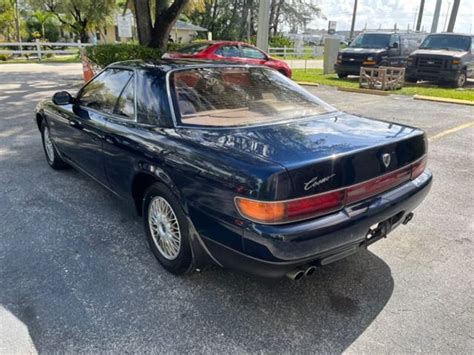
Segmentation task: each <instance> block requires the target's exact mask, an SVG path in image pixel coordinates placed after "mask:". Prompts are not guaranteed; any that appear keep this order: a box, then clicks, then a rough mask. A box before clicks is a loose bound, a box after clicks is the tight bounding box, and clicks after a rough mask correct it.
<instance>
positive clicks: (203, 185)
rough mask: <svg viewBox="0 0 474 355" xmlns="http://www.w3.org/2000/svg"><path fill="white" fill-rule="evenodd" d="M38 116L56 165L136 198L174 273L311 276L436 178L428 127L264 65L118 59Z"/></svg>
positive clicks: (366, 238)
mask: <svg viewBox="0 0 474 355" xmlns="http://www.w3.org/2000/svg"><path fill="white" fill-rule="evenodd" d="M36 122H37V124H38V128H39V129H40V131H41V134H42V138H43V146H44V150H45V154H46V159H47V162H48V164H49V165H50V166H51V167H52V168H54V169H61V168H65V167H68V166H73V167H74V168H76V169H78V170H80V171H82V172H84V173H85V174H87V175H89V176H90V177H92V178H93V179H94V180H96V181H97V182H99V183H100V184H102V185H103V186H105V187H106V188H107V189H109V190H110V191H112V192H113V193H114V194H115V195H117V196H120V197H121V198H124V199H126V200H128V201H130V202H131V203H133V204H134V205H135V207H136V210H137V212H138V214H140V215H142V216H143V220H144V225H145V233H146V235H147V238H148V241H149V244H150V247H151V249H152V251H153V253H154V254H155V256H156V257H157V259H158V260H159V262H160V263H161V264H162V265H163V267H164V268H165V269H167V270H168V271H170V272H172V273H175V274H182V273H185V272H187V271H190V270H193V269H195V268H198V267H201V266H203V265H205V264H207V263H209V262H212V263H215V264H217V265H220V266H223V267H230V268H234V269H239V270H243V271H245V272H249V273H252V274H257V275H261V276H265V277H281V276H284V275H287V276H288V277H290V278H292V279H299V278H301V277H303V276H305V275H306V276H308V275H310V274H312V273H313V272H314V270H315V268H316V267H319V266H323V265H326V264H329V263H331V262H333V261H336V260H339V259H341V258H344V257H346V256H348V255H350V254H353V253H355V252H357V251H358V250H360V249H361V248H363V247H367V246H368V245H370V244H371V243H373V242H375V241H377V240H379V239H381V238H383V237H385V236H386V235H387V234H388V233H389V232H390V231H391V230H393V229H394V228H395V227H397V226H399V225H400V224H404V223H407V222H408V221H410V219H411V218H412V216H413V213H412V211H413V210H414V209H415V208H416V207H417V206H418V205H419V204H420V203H421V202H422V200H423V199H424V198H425V196H426V195H427V193H428V191H429V189H430V186H431V181H432V175H431V173H430V172H429V171H428V170H426V169H425V167H426V159H427V139H426V135H425V134H424V132H423V131H421V130H419V129H417V128H413V127H408V126H404V125H400V124H395V123H392V122H384V121H378V120H373V119H367V118H363V117H358V116H354V115H350V114H347V113H344V112H340V111H338V110H336V109H335V108H333V107H331V106H330V105H328V104H326V103H324V102H323V101H321V100H320V99H318V98H317V97H315V96H313V95H311V94H310V93H308V92H307V91H305V90H304V89H303V88H301V87H299V86H298V85H297V84H295V83H294V82H293V81H291V80H289V79H288V78H286V77H284V76H283V75H281V74H280V73H278V72H277V71H275V70H273V69H269V68H266V67H260V66H248V65H238V64H224V63H220V64H215V63H214V64H212V63H203V62H192V61H166V60H165V61H160V62H141V61H130V62H122V63H116V64H113V65H110V66H109V67H107V68H106V69H105V70H104V71H102V72H101V73H100V74H98V75H97V76H95V77H94V78H93V79H92V80H91V81H90V82H88V83H87V84H86V85H84V86H83V87H82V88H81V89H80V90H79V92H78V93H77V95H75V96H71V95H70V94H69V93H67V92H59V93H56V94H55V95H54V96H53V99H52V101H45V102H43V103H41V104H40V105H39V106H38V108H37V113H36Z"/></svg>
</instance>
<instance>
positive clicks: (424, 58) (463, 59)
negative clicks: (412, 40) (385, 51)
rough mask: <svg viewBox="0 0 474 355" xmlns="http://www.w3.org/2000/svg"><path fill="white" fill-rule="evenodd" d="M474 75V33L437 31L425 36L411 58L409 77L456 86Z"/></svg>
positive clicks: (411, 80)
mask: <svg viewBox="0 0 474 355" xmlns="http://www.w3.org/2000/svg"><path fill="white" fill-rule="evenodd" d="M467 78H474V36H473V35H464V34H458V33H437V34H431V35H429V36H428V37H426V38H425V40H424V41H423V43H422V44H421V46H420V48H419V49H417V50H416V51H414V52H413V53H411V55H410V57H409V58H408V63H407V69H406V80H407V81H409V82H416V81H418V80H429V81H437V82H447V83H451V84H452V85H454V86H455V87H462V86H464V84H466V80H467Z"/></svg>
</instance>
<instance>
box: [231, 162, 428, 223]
mask: <svg viewBox="0 0 474 355" xmlns="http://www.w3.org/2000/svg"><path fill="white" fill-rule="evenodd" d="M426 160H427V158H426V156H424V157H423V158H421V159H419V160H417V161H416V162H415V163H413V164H410V165H408V166H406V167H403V168H401V169H398V170H396V171H393V172H390V173H388V174H385V175H382V176H379V177H377V178H374V179H371V180H368V181H364V182H362V183H360V184H357V185H352V186H349V187H347V188H344V189H340V190H335V191H330V192H325V193H322V194H318V195H313V196H309V197H302V198H297V199H293V200H287V201H257V200H251V199H248V198H244V197H236V198H235V204H236V206H237V210H238V211H239V213H240V214H241V215H242V216H243V217H245V218H247V219H249V220H251V221H253V222H257V223H262V224H282V223H290V222H296V221H300V220H304V219H309V218H313V217H317V216H321V215H324V214H328V213H331V212H334V211H337V210H340V209H341V208H342V207H344V206H345V205H349V204H351V203H355V202H358V201H362V200H365V199H367V198H370V197H373V196H376V195H378V194H380V193H382V192H385V191H387V190H390V189H392V188H394V187H396V186H398V185H401V184H402V183H404V182H406V181H408V180H410V179H412V180H413V179H416V178H417V177H418V176H420V175H421V174H422V173H423V171H424V170H425V168H426Z"/></svg>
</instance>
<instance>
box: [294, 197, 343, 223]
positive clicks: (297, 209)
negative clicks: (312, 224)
mask: <svg viewBox="0 0 474 355" xmlns="http://www.w3.org/2000/svg"><path fill="white" fill-rule="evenodd" d="M343 204H344V191H342V190H339V191H334V192H329V193H325V194H321V195H316V196H313V197H308V198H302V199H298V200H293V201H289V202H287V203H286V205H287V206H286V214H287V216H286V217H287V219H288V220H290V221H291V220H295V219H301V218H306V217H309V216H315V215H320V214H322V213H328V212H331V211H335V210H338V209H340V208H342V205H343Z"/></svg>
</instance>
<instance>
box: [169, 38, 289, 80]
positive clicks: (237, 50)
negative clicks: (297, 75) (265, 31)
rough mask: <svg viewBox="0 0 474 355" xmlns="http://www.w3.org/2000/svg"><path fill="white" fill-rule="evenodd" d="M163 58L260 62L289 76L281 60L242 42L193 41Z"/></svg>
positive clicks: (286, 67)
mask: <svg viewBox="0 0 474 355" xmlns="http://www.w3.org/2000/svg"><path fill="white" fill-rule="evenodd" d="M163 58H164V59H184V58H192V59H205V60H220V61H226V62H239V63H247V64H260V65H266V66H267V67H270V68H273V69H276V70H278V71H279V72H280V73H282V74H283V75H285V76H287V77H288V78H291V68H290V66H289V65H288V64H287V63H286V62H284V61H283V60H278V59H275V58H272V57H270V55H268V54H267V53H265V52H263V51H261V50H260V49H258V48H257V47H255V46H252V45H250V44H248V43H244V42H234V41H215V42H213V41H209V42H199V43H194V44H191V45H189V46H186V47H183V48H181V49H179V50H177V51H176V52H171V53H166V54H164V55H163Z"/></svg>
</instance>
